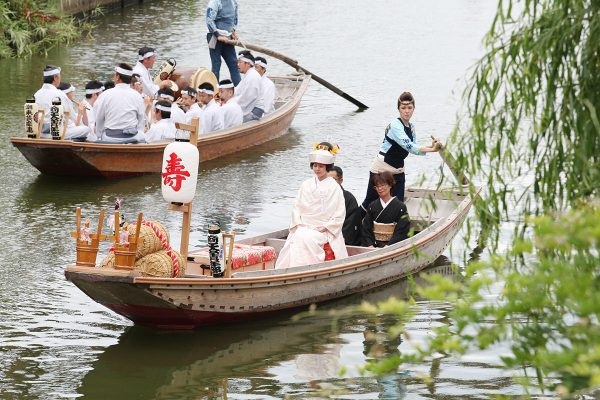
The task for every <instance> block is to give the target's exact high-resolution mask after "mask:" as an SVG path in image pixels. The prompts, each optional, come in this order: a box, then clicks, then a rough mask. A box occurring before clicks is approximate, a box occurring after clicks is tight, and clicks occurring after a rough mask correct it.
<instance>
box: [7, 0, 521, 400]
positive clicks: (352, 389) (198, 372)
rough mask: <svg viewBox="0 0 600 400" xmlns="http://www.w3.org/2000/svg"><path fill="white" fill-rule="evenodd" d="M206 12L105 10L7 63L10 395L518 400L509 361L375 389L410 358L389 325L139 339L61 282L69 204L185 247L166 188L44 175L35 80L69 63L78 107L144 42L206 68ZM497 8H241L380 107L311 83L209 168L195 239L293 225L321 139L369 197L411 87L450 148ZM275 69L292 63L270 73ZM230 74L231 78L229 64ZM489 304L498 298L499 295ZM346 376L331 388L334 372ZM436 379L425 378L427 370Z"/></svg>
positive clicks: (293, 325)
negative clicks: (369, 367) (156, 227)
mask: <svg viewBox="0 0 600 400" xmlns="http://www.w3.org/2000/svg"><path fill="white" fill-rule="evenodd" d="M205 6H206V0H201V1H190V0H182V1H177V2H173V1H162V0H157V1H152V2H146V3H144V4H141V5H135V6H131V7H128V8H126V9H125V10H123V11H117V12H112V13H109V14H107V15H106V16H105V17H104V18H102V19H101V20H99V21H97V22H98V27H97V29H96V30H95V31H94V32H93V39H89V40H87V39H82V40H80V41H77V42H75V43H72V44H71V45H70V46H67V47H64V48H59V49H52V50H50V51H49V52H48V55H47V56H46V57H34V58H33V59H29V60H0V70H1V71H2V72H3V79H2V80H0V110H2V111H1V112H0V132H1V134H2V141H1V142H0V143H1V144H0V155H1V157H0V164H1V169H0V170H1V171H2V172H1V174H2V180H1V183H0V185H1V189H2V190H1V191H0V202H1V203H2V205H3V210H2V213H0V235H1V237H2V238H3V240H2V247H1V249H0V265H1V269H0V304H1V308H0V399H57V398H75V397H84V398H86V399H88V398H89V399H191V398H194V399H224V398H230V399H279V398H292V399H304V398H308V397H312V398H344V399H378V398H386V399H418V398H444V399H452V398H456V399H459V398H460V399H477V398H484V397H486V396H488V395H490V394H505V395H509V396H513V395H514V396H517V395H518V394H520V393H522V392H521V389H520V387H519V386H518V385H516V384H514V383H513V382H512V380H511V375H512V374H511V373H508V372H504V371H503V370H501V369H500V368H499V364H500V362H499V356H500V355H502V353H503V352H504V349H502V348H496V349H493V350H491V351H487V352H478V353H472V354H467V355H466V356H464V357H462V358H460V359H456V358H452V357H441V358H438V359H436V360H434V361H433V362H432V363H429V364H427V365H416V366H410V367H409V368H406V369H402V370H401V371H399V372H398V373H397V374H395V375H392V376H388V377H382V378H374V377H371V376H368V375H364V376H363V375H361V374H360V372H359V368H360V366H361V365H362V364H363V363H364V362H365V361H366V360H368V359H370V358H371V357H373V356H374V354H378V355H391V354H394V353H396V352H398V351H403V350H405V349H408V347H409V345H408V344H407V343H402V342H400V341H399V340H398V341H394V340H389V339H387V338H385V337H382V335H381V333H382V332H383V330H384V328H385V327H386V326H390V325H392V324H393V323H394V322H395V321H393V320H390V319H389V318H372V317H369V316H366V315H361V314H357V315H354V316H352V317H347V318H346V317H345V318H341V319H340V320H339V321H338V322H337V324H335V326H332V324H331V318H330V317H328V316H323V315H316V316H309V317H306V318H303V319H301V320H299V321H291V320H290V319H289V316H279V317H277V318H272V319H268V320H260V321H255V322H252V323H244V324H239V325H230V326H223V327H214V328H206V329H202V330H201V331H197V332H185V333H174V332H155V331H152V330H148V329H144V328H140V327H134V326H132V324H131V323H130V322H129V321H128V320H126V319H124V318H121V317H120V316H118V315H115V314H113V313H112V312H110V311H108V310H106V309H104V308H103V307H102V306H100V305H98V304H96V303H94V302H93V301H91V300H89V299H88V298H87V297H86V296H85V295H84V294H83V293H81V292H80V291H79V290H78V289H76V288H75V287H74V286H73V285H72V284H71V283H69V282H67V281H66V280H65V279H64V276H63V267H64V265H65V264H67V263H68V262H71V261H73V260H74V257H75V246H74V243H73V239H72V238H70V236H69V232H70V231H71V230H73V229H74V215H75V207H77V206H80V207H82V208H83V209H84V212H86V213H90V214H92V215H97V213H98V211H99V209H100V208H101V207H106V208H109V209H110V208H111V207H112V204H113V202H114V199H115V197H117V196H118V197H122V198H123V205H122V210H123V213H124V214H125V216H126V217H129V219H134V217H135V215H137V213H138V212H143V213H144V218H145V219H152V220H158V221H161V222H163V223H164V224H165V225H166V226H167V227H168V228H169V230H170V231H171V234H172V240H173V242H174V243H175V244H176V246H174V247H178V241H179V236H178V233H177V230H178V227H179V225H180V222H181V221H180V219H179V218H180V217H179V216H178V215H176V214H173V213H172V212H169V211H167V210H166V204H165V203H164V201H163V199H162V197H161V194H160V182H159V180H158V178H157V176H145V177H139V178H133V179H128V180H119V181H98V180H92V181H85V180H83V181H82V180H68V179H64V178H51V177H46V176H41V175H39V174H38V172H37V170H35V169H34V168H33V167H31V166H30V165H29V164H28V163H27V161H26V160H25V159H24V158H23V157H22V156H21V155H20V154H19V153H18V151H17V150H16V149H14V148H13V147H12V146H11V145H10V142H9V141H8V138H9V137H10V136H12V135H20V134H21V123H22V117H21V116H22V104H23V102H24V100H25V98H27V97H29V96H30V95H31V94H33V93H34V92H35V91H36V90H37V89H38V87H39V86H40V85H41V71H42V69H43V66H44V65H45V64H56V65H60V66H62V71H63V80H64V81H69V82H71V83H72V84H74V85H75V86H76V87H77V97H82V93H83V91H82V88H83V86H84V84H85V81H87V80H88V79H91V78H99V79H102V80H106V79H108V78H110V76H111V70H112V67H113V66H114V65H115V64H116V63H117V62H130V63H133V62H135V59H136V49H137V48H139V47H141V46H143V45H151V46H154V47H156V48H157V49H158V51H159V57H158V60H159V61H162V60H163V59H164V58H166V57H174V58H176V60H177V61H178V63H179V64H180V65H187V66H209V65H210V63H209V57H208V51H207V47H206V41H205V39H204V38H205V27H204V17H203V14H204V9H205ZM495 6H496V1H495V0H451V1H443V2H442V1H434V0H422V1H399V0H382V1H372V2H364V1H361V2H359V1H355V0H331V1H319V0H306V1H298V2H289V1H280V0H277V1H276V0H243V1H240V27H239V33H240V37H241V39H242V40H247V41H248V42H251V43H255V44H259V45H263V46H265V47H268V48H271V49H273V50H276V51H279V52H282V53H284V54H286V55H288V56H290V57H292V58H295V59H297V60H299V62H300V64H301V65H303V66H304V67H306V68H308V69H309V70H311V71H314V72H315V73H317V74H318V75H320V76H321V77H323V78H324V79H326V80H328V81H330V82H332V83H333V84H334V85H336V86H338V87H340V88H341V89H343V90H344V91H346V92H347V93H349V94H350V95H352V96H353V97H356V98H357V99H359V100H360V101H362V102H363V103H366V104H367V105H368V106H369V107H370V108H369V109H368V110H367V111H364V112H357V111H356V109H355V107H354V106H353V105H352V104H350V103H348V102H346V101H345V100H343V99H341V98H340V97H338V96H336V95H335V94H333V93H332V92H330V91H328V90H327V89H325V88H323V87H321V86H320V85H318V84H317V83H316V82H313V83H312V84H311V87H310V89H309V90H308V92H307V93H306V95H305V97H304V99H303V101H302V105H301V107H300V109H299V111H298V114H297V116H296V118H295V120H294V122H293V124H292V129H290V131H289V132H288V133H287V134H286V135H284V136H282V137H281V138H278V139H276V140H273V141H271V142H269V143H267V144H264V145H262V146H259V147H257V148H253V149H250V150H247V151H244V152H242V153H239V154H236V155H233V156H230V157H226V158H222V159H219V160H215V161H211V162H207V163H203V164H202V165H201V173H200V177H199V186H198V193H197V197H196V200H195V203H194V214H193V220H192V229H191V243H192V244H193V245H194V244H197V245H204V243H205V241H206V239H205V237H206V226H207V225H208V223H209V222H212V221H215V220H218V221H219V222H220V223H221V225H222V226H223V227H224V228H225V229H234V230H235V231H236V232H237V234H238V236H239V237H243V236H247V235H252V234H258V233H263V232H266V231H269V230H273V229H278V228H283V227H285V226H286V225H287V223H288V221H289V218H290V210H291V203H292V200H293V198H294V196H295V194H296V191H297V188H298V187H299V184H300V182H302V180H304V179H306V178H307V177H308V176H310V174H311V172H310V169H309V168H308V158H307V154H308V152H309V151H310V149H311V147H312V145H313V143H315V142H318V141H321V140H329V141H333V142H337V143H339V144H340V146H341V149H342V151H341V153H340V154H339V155H338V159H337V162H336V164H338V165H339V166H341V167H342V168H343V169H344V172H345V179H344V186H345V187H346V188H347V189H349V190H350V191H352V192H353V193H355V195H356V197H357V198H358V199H359V201H360V200H361V199H362V196H363V195H364V189H365V186H366V184H367V178H368V173H367V169H368V165H369V162H370V159H371V157H372V156H373V155H374V154H375V152H376V151H377V148H378V145H379V143H380V141H381V139H382V133H383V128H384V127H385V126H386V125H387V123H389V121H390V120H391V119H392V118H394V117H395V116H396V99H397V97H398V95H399V93H400V92H402V91H405V90H409V91H411V92H413V94H414V95H415V98H416V111H415V115H414V118H413V121H414V122H415V124H416V126H417V128H418V132H420V135H421V140H420V142H421V143H422V144H425V143H427V140H426V139H427V137H428V135H429V134H433V135H436V136H439V137H441V138H445V137H447V135H448V134H449V132H450V130H451V129H452V126H453V123H454V120H455V114H456V112H457V111H458V109H459V104H460V92H461V90H462V88H463V87H464V79H465V76H466V75H467V71H468V69H469V67H471V66H472V65H473V63H474V62H475V61H476V59H477V58H478V57H479V56H480V55H481V54H482V52H483V49H482V47H481V38H482V36H483V34H484V33H485V31H486V30H487V28H488V27H489V25H490V24H491V21H492V17H493V13H494V10H495ZM269 61H270V63H269V71H270V72H271V73H287V72H289V68H288V67H287V66H286V65H285V64H282V63H279V62H278V61H277V60H269ZM222 73H223V74H226V70H225V69H223V71H222ZM440 165H441V161H440V159H439V157H438V156H437V155H429V156H427V157H414V156H411V157H409V162H408V163H407V169H408V171H409V173H408V176H407V180H408V183H409V184H410V183H418V182H420V181H421V179H422V175H423V174H425V175H426V181H427V182H428V183H432V184H433V183H434V182H435V181H436V179H435V175H436V174H437V173H438V171H439V167H440ZM473 247H474V243H463V241H462V240H461V239H460V238H457V239H456V240H455V243H454V244H453V246H452V248H451V249H449V250H448V251H447V253H446V257H443V258H442V259H441V260H438V264H439V265H438V266H437V267H433V268H434V269H433V270H434V271H438V272H443V273H445V274H448V275H451V276H454V277H456V278H457V279H459V278H460V277H461V274H460V270H459V271H454V272H453V270H452V269H451V268H449V267H448V264H449V263H450V262H453V263H457V264H458V265H459V266H460V265H464V261H463V257H462V255H463V254H464V253H467V254H468V253H469V252H471V251H472V250H471V249H472V248H473ZM405 289H406V282H399V283H397V284H394V285H391V286H388V287H386V288H383V289H380V290H377V291H374V292H372V293H369V294H366V295H361V296H354V297H351V298H349V299H344V300H343V301H340V302H334V303H332V304H329V305H327V306H326V308H328V309H332V308H341V307H343V306H346V305H357V304H360V301H362V299H364V298H366V299H368V300H371V301H377V300H381V299H385V298H387V297H389V296H392V295H395V296H402V295H403V293H404V291H405ZM492 295H493V294H492ZM417 306H418V310H417V312H418V313H417V317H416V318H415V319H414V320H413V321H412V322H411V323H409V324H408V329H409V333H410V336H411V338H412V339H413V340H415V341H419V340H422V339H423V338H425V337H426V336H427V335H429V334H430V332H431V328H432V327H434V326H436V325H438V324H440V323H444V321H445V320H446V315H447V312H448V306H447V305H446V304H444V303H434V302H425V301H421V302H418V304H417ZM342 365H343V366H345V367H346V368H347V373H346V375H344V376H339V375H338V370H339V367H340V366H342ZM423 373H427V374H431V376H432V380H431V381H430V382H428V383H424V382H423V381H422V380H421V379H419V377H420V376H421V374H423Z"/></svg>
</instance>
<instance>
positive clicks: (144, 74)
mask: <svg viewBox="0 0 600 400" xmlns="http://www.w3.org/2000/svg"><path fill="white" fill-rule="evenodd" d="M133 73H134V74H138V75H139V76H140V80H141V81H142V88H143V90H142V93H144V94H145V95H146V96H149V97H153V96H154V95H155V94H156V92H158V85H157V84H156V83H154V81H153V80H152V75H150V71H148V68H146V66H144V64H142V63H141V62H139V61H138V62H137V63H136V64H135V65H134V67H133Z"/></svg>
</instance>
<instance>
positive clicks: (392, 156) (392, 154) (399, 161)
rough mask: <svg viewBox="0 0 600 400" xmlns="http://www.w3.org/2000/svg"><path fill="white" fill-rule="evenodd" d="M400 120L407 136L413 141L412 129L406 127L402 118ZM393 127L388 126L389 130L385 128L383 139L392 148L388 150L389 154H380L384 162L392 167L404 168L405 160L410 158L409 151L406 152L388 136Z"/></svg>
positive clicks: (381, 152)
mask: <svg viewBox="0 0 600 400" xmlns="http://www.w3.org/2000/svg"><path fill="white" fill-rule="evenodd" d="M398 120H399V121H400V123H402V126H403V127H404V133H406V136H408V137H409V138H410V140H411V141H412V140H414V138H413V133H412V129H410V124H409V126H406V125H404V123H403V122H402V120H401V119H400V118H398ZM391 127H392V125H391V124H390V125H388V126H387V128H385V137H384V138H383V140H384V141H386V140H387V142H388V143H389V144H390V145H391V147H390V148H389V149H388V151H387V152H383V151H380V152H379V154H381V155H382V156H383V161H385V162H386V163H387V164H389V165H391V166H392V167H394V168H404V159H405V158H406V157H408V151H406V150H404V148H403V147H402V146H400V145H399V144H398V143H397V142H396V141H395V140H394V139H392V138H391V137H389V136H388V132H389V131H390V128H391Z"/></svg>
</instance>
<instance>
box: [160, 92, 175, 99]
mask: <svg viewBox="0 0 600 400" xmlns="http://www.w3.org/2000/svg"><path fill="white" fill-rule="evenodd" d="M158 97H160V98H161V99H167V100H171V101H175V97H173V96H171V95H170V94H166V93H161V94H159V95H158Z"/></svg>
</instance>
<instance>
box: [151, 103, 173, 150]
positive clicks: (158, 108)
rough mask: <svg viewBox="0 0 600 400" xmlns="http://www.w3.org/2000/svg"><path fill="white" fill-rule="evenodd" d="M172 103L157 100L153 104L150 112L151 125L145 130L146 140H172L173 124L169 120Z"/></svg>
mask: <svg viewBox="0 0 600 400" xmlns="http://www.w3.org/2000/svg"><path fill="white" fill-rule="evenodd" d="M171 107H172V104H171V103H169V102H168V101H166V100H159V101H157V102H156V104H154V108H153V113H152V119H153V122H152V125H151V126H150V129H148V132H146V142H148V143H152V142H161V141H165V140H174V139H175V132H176V131H177V129H176V128H175V124H174V123H173V121H171Z"/></svg>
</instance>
